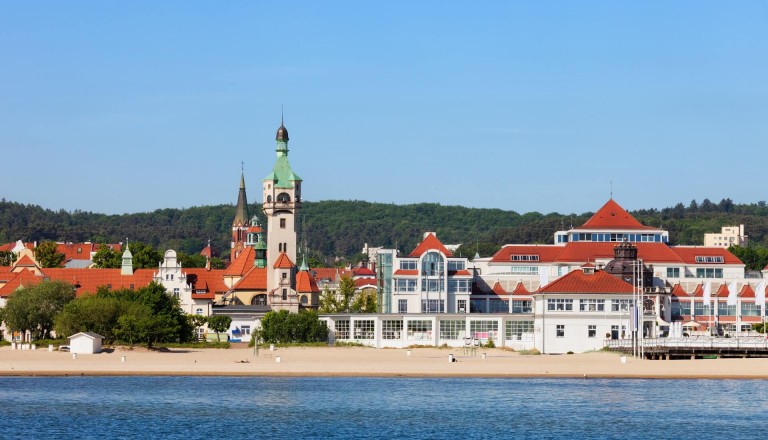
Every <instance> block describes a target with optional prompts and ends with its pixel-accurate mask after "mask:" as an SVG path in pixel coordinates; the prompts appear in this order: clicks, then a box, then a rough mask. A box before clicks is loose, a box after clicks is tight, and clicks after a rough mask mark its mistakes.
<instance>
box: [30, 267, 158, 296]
mask: <svg viewBox="0 0 768 440" xmlns="http://www.w3.org/2000/svg"><path fill="white" fill-rule="evenodd" d="M154 272H155V271H154V269H138V270H136V271H134V272H133V275H122V274H121V273H120V269H75V268H71V269H66V268H52V269H43V277H48V278H50V279H51V280H59V281H64V282H65V283H69V284H72V285H74V286H75V287H76V288H77V290H76V292H77V295H78V296H79V295H82V294H83V293H96V291H97V290H98V288H99V287H101V286H109V287H110V288H111V289H113V290H114V289H130V288H131V284H133V287H134V289H138V288H141V287H145V286H147V285H149V283H150V282H152V276H153V275H154Z"/></svg>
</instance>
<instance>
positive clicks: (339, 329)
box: [336, 319, 349, 339]
mask: <svg viewBox="0 0 768 440" xmlns="http://www.w3.org/2000/svg"><path fill="white" fill-rule="evenodd" d="M336 339H349V320H346V319H345V320H342V321H336Z"/></svg>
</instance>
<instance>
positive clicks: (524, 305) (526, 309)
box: [512, 300, 533, 313]
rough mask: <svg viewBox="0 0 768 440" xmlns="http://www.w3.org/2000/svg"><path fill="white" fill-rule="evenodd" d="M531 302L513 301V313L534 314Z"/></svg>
mask: <svg viewBox="0 0 768 440" xmlns="http://www.w3.org/2000/svg"><path fill="white" fill-rule="evenodd" d="M532 312H533V308H532V307H531V300H514V301H512V313H532Z"/></svg>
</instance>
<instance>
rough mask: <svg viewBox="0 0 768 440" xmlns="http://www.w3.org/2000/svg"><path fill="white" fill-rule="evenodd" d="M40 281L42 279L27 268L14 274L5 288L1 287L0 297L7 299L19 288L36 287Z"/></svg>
mask: <svg viewBox="0 0 768 440" xmlns="http://www.w3.org/2000/svg"><path fill="white" fill-rule="evenodd" d="M40 281H42V278H40V277H38V276H36V275H35V274H34V273H33V272H32V271H31V270H29V269H26V268H25V269H22V271H21V272H18V273H14V274H13V277H12V278H11V279H9V280H8V282H7V283H6V284H5V285H4V286H3V287H0V297H6V296H8V295H10V294H12V293H13V292H15V291H16V289H18V288H19V286H23V287H29V286H34V285H35V284H37V283H39V282H40Z"/></svg>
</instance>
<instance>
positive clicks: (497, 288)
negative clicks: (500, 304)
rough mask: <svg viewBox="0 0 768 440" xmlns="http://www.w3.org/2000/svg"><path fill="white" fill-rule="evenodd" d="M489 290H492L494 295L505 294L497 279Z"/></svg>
mask: <svg viewBox="0 0 768 440" xmlns="http://www.w3.org/2000/svg"><path fill="white" fill-rule="evenodd" d="M491 290H493V293H495V294H496V295H506V294H507V291H506V290H504V288H503V287H501V283H499V282H498V281H496V284H494V285H493V289H491Z"/></svg>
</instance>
